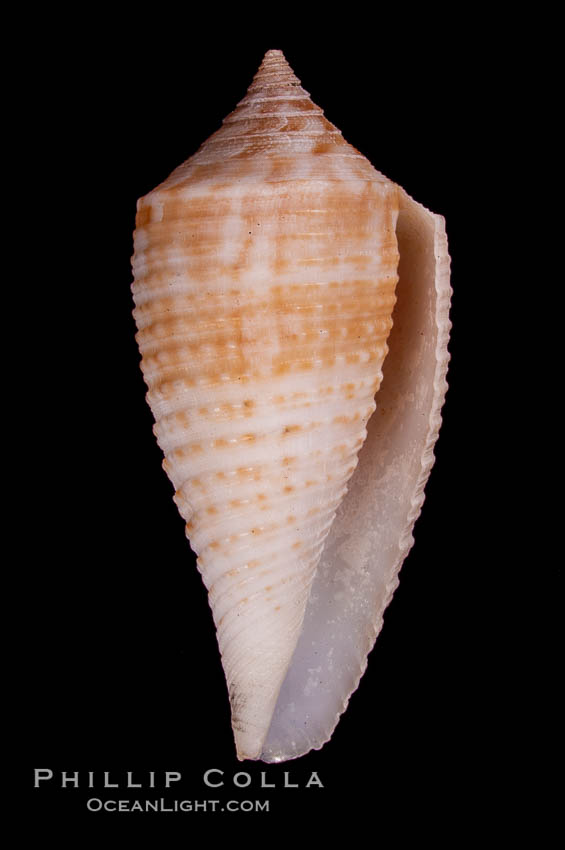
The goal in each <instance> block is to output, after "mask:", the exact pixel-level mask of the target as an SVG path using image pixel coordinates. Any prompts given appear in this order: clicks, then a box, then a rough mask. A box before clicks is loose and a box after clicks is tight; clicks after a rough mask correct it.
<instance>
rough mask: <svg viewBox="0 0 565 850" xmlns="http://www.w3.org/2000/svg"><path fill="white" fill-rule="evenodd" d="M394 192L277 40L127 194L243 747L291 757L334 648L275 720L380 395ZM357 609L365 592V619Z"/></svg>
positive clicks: (142, 298) (194, 542) (139, 312)
mask: <svg viewBox="0 0 565 850" xmlns="http://www.w3.org/2000/svg"><path fill="white" fill-rule="evenodd" d="M399 206H400V194H399V188H398V187H397V186H396V185H395V184H394V183H392V182H391V181H389V180H387V179H386V178H385V177H383V175H382V174H380V173H379V172H378V171H376V170H375V169H374V168H373V166H372V165H371V164H370V163H369V162H368V160H367V159H365V157H363V156H362V155H361V154H360V153H359V152H358V151H356V150H355V148H353V147H352V146H351V145H349V144H348V143H347V142H346V141H345V140H344V139H343V136H342V135H341V133H340V132H339V130H337V128H335V127H334V126H333V125H332V124H331V123H330V122H329V121H327V119H326V118H325V117H324V115H323V112H322V110H321V109H320V108H319V107H317V106H316V105H315V104H314V103H312V101H311V99H310V97H309V95H308V93H307V92H305V91H304V89H303V88H302V87H301V85H300V82H299V80H298V79H297V78H296V76H295V75H294V73H293V72H292V70H291V69H290V67H289V65H288V63H287V62H286V60H285V58H284V56H283V54H282V52H281V51H280V50H270V51H268V52H267V54H266V55H265V58H264V59H263V62H262V64H261V67H260V68H259V70H258V72H257V74H256V75H255V77H254V79H253V81H252V83H251V86H250V87H249V89H248V91H247V94H246V95H245V97H244V98H243V99H242V100H241V101H240V103H239V104H238V105H237V107H236V109H235V110H234V111H233V112H232V113H231V114H230V115H228V116H227V118H226V119H225V121H224V122H223V124H222V126H221V127H220V129H219V130H218V131H217V132H216V133H214V134H213V135H212V136H211V137H210V138H209V139H208V140H207V141H206V142H204V144H202V146H201V147H200V148H199V150H198V151H197V152H196V154H194V156H192V157H191V158H190V159H189V160H187V161H186V162H185V163H184V164H183V165H181V166H179V168H177V169H176V170H175V171H174V172H173V173H172V174H171V175H170V177H169V178H167V180H165V181H164V182H163V183H162V184H161V185H160V186H157V187H156V188H155V189H154V190H153V191H152V192H150V193H149V194H148V195H146V196H145V197H143V198H141V199H140V200H139V202H138V213H137V219H136V231H135V252H134V257H133V271H134V278H135V280H134V283H133V294H134V300H135V305H136V307H135V311H134V316H135V320H136V323H137V327H138V333H137V341H138V344H139V348H140V351H141V355H142V361H141V367H142V370H143V374H144V378H145V381H146V383H147V386H148V394H147V400H148V402H149V404H150V406H151V409H152V411H153V415H154V417H155V428H154V430H155V434H156V436H157V439H158V442H159V445H160V446H161V448H162V450H163V453H164V455H165V461H164V464H163V465H164V468H165V470H166V472H167V474H168V476H169V478H170V479H171V481H172V483H173V486H174V488H175V496H174V498H175V501H176V504H177V506H178V508H179V511H180V513H181V514H182V516H183V517H184V519H185V521H186V530H187V536H188V537H189V539H190V543H191V546H192V548H193V550H194V551H195V552H196V554H197V556H198V562H197V563H198V568H199V570H200V572H201V574H202V578H203V581H204V583H205V585H206V587H207V589H208V599H209V603H210V607H211V609H212V614H213V617H214V622H215V624H216V629H217V638H218V644H219V648H220V652H221V655H222V663H223V667H224V671H225V675H226V681H227V685H228V692H229V697H230V702H231V709H232V724H233V730H234V736H235V741H236V748H237V754H238V757H239V758H240V759H245V758H250V759H257V758H264V759H265V760H270V761H273V760H275V761H276V760H282V759H284V758H289V757H293V755H297V754H300V753H299V752H298V750H299V749H300V748H302V747H303V746H306V748H308V745H307V744H305V743H304V738H305V736H306V738H308V740H315V741H318V740H319V737H320V735H323V734H326V732H325V731H324V730H325V729H327V728H328V723H329V721H328V720H326V719H324V721H323V723H322V724H321V726H320V729H321V731H320V730H319V729H318V728H316V729H315V730H314V731H312V730H311V725H310V721H311V718H313V717H314V716H315V715H316V710H315V707H313V706H312V705H311V704H310V703H308V700H309V699H310V696H309V695H310V694H311V693H312V692H313V690H314V691H315V690H316V687H317V685H318V682H317V680H316V681H315V682H314V681H313V680H312V681H311V679H310V672H309V671H311V670H315V669H316V665H317V663H318V662H319V661H320V660H321V659H322V658H324V659H325V660H326V661H328V663H330V661H331V659H332V658H333V655H332V653H333V650H332V651H331V652H329V654H328V653H327V652H326V651H325V650H323V649H320V650H318V646H319V644H318V643H315V642H316V641H317V639H318V638H317V636H316V637H315V638H313V639H312V640H310V638H309V639H308V648H309V649H311V647H312V646H314V644H315V645H316V647H317V648H316V653H318V651H319V652H320V654H319V656H318V657H317V658H316V659H314V661H312V660H311V658H310V657H309V658H308V668H307V670H305V671H303V672H304V673H305V675H307V677H308V678H307V679H306V681H303V680H302V683H301V685H300V686H299V687H300V691H301V695H300V699H298V698H297V697H295V696H294V695H291V696H290V698H289V695H288V690H285V692H284V699H283V703H282V704H281V706H280V708H279V716H280V717H282V724H275V725H272V721H273V717H274V716H276V715H277V712H276V707H277V705H278V702H277V701H278V700H279V697H280V695H281V692H282V691H281V689H282V687H283V683H284V682H285V680H287V681H290V679H289V675H290V668H291V662H292V661H293V656H294V655H295V650H296V648H297V645H298V641H299V638H300V635H301V632H302V630H303V624H304V621H305V613H306V610H307V605H308V603H309V598H310V595H311V588H312V583H313V581H314V578H315V576H316V573H317V570H318V566H319V564H320V559H321V556H322V552H323V550H324V546H325V543H326V539H327V538H328V534H329V533H330V529H331V528H332V525H333V523H334V518H335V516H336V511H337V510H338V508H339V507H340V505H341V504H342V502H343V499H344V496H345V494H346V492H347V489H348V482H349V479H350V478H351V476H352V474H353V472H354V470H355V468H356V466H357V463H358V455H359V451H360V449H361V446H362V445H363V443H364V442H365V438H366V437H367V428H366V426H367V423H368V420H369V418H370V417H371V415H372V413H373V411H374V410H375V407H376V404H375V400H374V395H375V392H376V391H377V390H378V388H379V386H380V383H381V380H382V366H383V362H384V359H385V356H386V354H387V351H388V347H387V339H388V335H389V332H390V329H391V326H392V318H391V316H392V310H393V307H394V304H395V300H396V296H395V286H396V283H397V280H398V273H397V268H398V260H399V254H398V246H397V239H396V225H397V219H398V216H399ZM427 224H428V222H427V223H426V226H427ZM416 226H418V225H416ZM428 229H429V228H428ZM413 230H414V228H413V227H412V231H413ZM426 250H427V251H428V253H427V254H426V256H427V257H428V259H429V257H430V256H433V251H432V253H431V254H430V252H429V250H428V249H427V248H426ZM414 303H416V302H414ZM412 395H413V397H415V393H414V391H412ZM416 395H418V398H420V397H422V398H423V397H424V396H423V395H422V394H421V393H420V394H416ZM422 416H423V417H424V418H423V420H422V418H421V417H422ZM417 421H418V423H421V422H422V421H424V422H426V421H428V420H427V419H426V414H425V413H419V415H418V420H417ZM398 433H402V428H400V429H399V430H398ZM386 445H387V446H388V445H389V443H388V442H387V443H386ZM418 445H419V444H418V443H416V442H415V441H412V443H410V446H411V447H413V446H414V447H416V449H417V446H418ZM416 449H415V450H416ZM403 451H404V455H405V456H408V452H407V449H406V447H404V448H403ZM412 465H413V467H414V468H417V466H418V465H417V463H415V464H412ZM379 474H380V473H379ZM384 479H386V480H394V475H391V476H389V477H388V478H387V476H386V475H384ZM397 501H398V500H393V501H392V504H394V505H396V504H397ZM403 504H404V503H402V505H403ZM393 549H394V547H392V548H391V546H390V545H389V546H388V548H387V549H386V551H387V552H389V551H393ZM359 551H360V552H362V553H364V552H365V551H366V549H364V548H363V547H362V546H361V547H359ZM363 570H365V567H363ZM367 574H369V570H367ZM342 579H343V581H344V582H345V583H346V585H347V588H348V589H349V587H353V585H354V584H355V582H354V581H350V579H349V578H348V577H347V573H346V572H344V573H343V576H342ZM348 592H349V591H348ZM313 596H314V597H315V598H317V599H320V598H322V595H319V594H313ZM342 597H344V598H346V599H347V598H348V597H347V594H346V593H342V592H341V591H340V592H339V593H338V592H337V591H334V587H333V585H332V586H331V598H330V599H329V604H328V618H329V619H328V623H329V628H330V631H329V632H328V633H327V635H326V636H327V637H328V639H330V638H331V639H333V638H334V637H336V636H337V635H338V634H339V633H342V632H343V633H344V634H345V630H344V629H343V628H342V625H341V623H338V620H336V619H335V617H334V616H333V612H334V611H335V610H336V605H338V599H341V598H342ZM339 604H341V603H339ZM366 611H369V612H370V611H371V608H370V606H368V605H367V601H366V598H365V595H363V598H361V599H360V601H359V614H358V621H359V624H362V623H363V622H364V619H363V618H364V617H365V616H370V613H369V614H368V615H367V614H366V613H365V612H366ZM323 616H326V611H325V609H324V614H323ZM318 619H319V618H318ZM344 621H347V617H345V619H344ZM359 627H360V626H359ZM371 633H374V625H372V632H371ZM336 639H337V637H336ZM357 645H360V642H359V641H357V642H356V646H357ZM336 657H337V653H336ZM332 663H333V662H332ZM343 669H344V671H345V672H346V673H347V675H348V679H347V681H348V682H351V681H352V678H354V675H355V674H354V672H353V673H352V676H349V662H347V663H344V666H343ZM352 669H353V668H352ZM330 679H331V677H328V678H327V681H330ZM326 685H327V682H326ZM349 692H350V691H349ZM340 693H341V690H340ZM341 699H343V697H341ZM300 700H302V701H304V700H306V709H305V712H304V715H301V716H299V715H298V714H295V713H294V706H295V705H298V704H299V702H300ZM338 703H339V698H338ZM332 704H333V703H332ZM332 711H333V713H332ZM332 711H330V714H331V717H332V718H333V720H334V722H335V719H336V718H335V709H333V710H332ZM315 725H316V727H317V725H318V721H317V720H316V724H315ZM268 735H269V736H270V737H269V738H268ZM281 736H282V737H281ZM304 751H305V750H304Z"/></svg>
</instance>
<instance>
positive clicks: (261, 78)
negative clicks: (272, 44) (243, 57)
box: [249, 50, 300, 91]
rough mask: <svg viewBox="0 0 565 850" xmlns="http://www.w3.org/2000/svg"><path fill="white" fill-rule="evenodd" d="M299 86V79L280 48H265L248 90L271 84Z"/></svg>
mask: <svg viewBox="0 0 565 850" xmlns="http://www.w3.org/2000/svg"><path fill="white" fill-rule="evenodd" d="M273 83H276V84H277V85H279V86H280V85H285V86H299V85H300V80H299V79H298V77H297V76H296V74H295V73H294V71H293V70H292V68H291V67H290V65H289V64H288V62H287V60H286V58H285V55H284V53H283V52H282V50H267V52H266V53H265V55H264V57H263V61H262V62H261V64H260V66H259V70H258V71H257V73H256V74H255V76H254V77H253V82H252V83H251V86H250V88H249V91H255V90H256V89H257V88H262V87H263V86H268V85H272V84H273Z"/></svg>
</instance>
